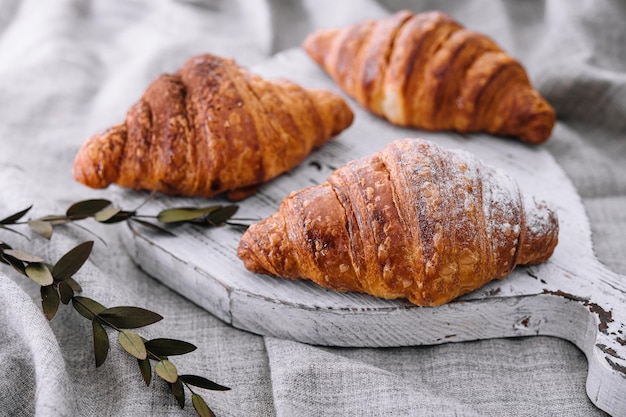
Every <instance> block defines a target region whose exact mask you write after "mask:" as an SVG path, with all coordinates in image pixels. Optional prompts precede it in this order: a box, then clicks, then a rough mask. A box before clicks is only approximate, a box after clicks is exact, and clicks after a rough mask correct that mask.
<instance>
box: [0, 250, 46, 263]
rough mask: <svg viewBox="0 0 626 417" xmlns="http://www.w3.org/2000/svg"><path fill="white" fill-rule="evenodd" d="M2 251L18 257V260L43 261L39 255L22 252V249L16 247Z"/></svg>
mask: <svg viewBox="0 0 626 417" xmlns="http://www.w3.org/2000/svg"><path fill="white" fill-rule="evenodd" d="M4 253H5V254H6V255H9V256H12V257H14V258H15V259H19V260H20V261H24V262H43V261H44V260H43V259H42V258H41V257H39V256H37V255H33V254H30V253H28V252H24V251H21V250H17V249H6V250H5V251H4Z"/></svg>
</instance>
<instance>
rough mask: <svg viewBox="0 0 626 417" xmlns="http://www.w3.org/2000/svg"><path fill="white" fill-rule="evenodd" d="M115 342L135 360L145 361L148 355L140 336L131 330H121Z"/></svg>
mask: <svg viewBox="0 0 626 417" xmlns="http://www.w3.org/2000/svg"><path fill="white" fill-rule="evenodd" d="M117 341H118V342H120V345H121V346H122V347H123V348H124V350H125V351H126V352H128V353H130V354H131V355H133V356H134V357H136V358H137V359H146V357H147V356H148V353H147V352H146V346H145V345H144V344H143V340H142V339H141V336H139V335H138V334H137V333H135V332H133V331H132V330H123V331H121V332H120V333H119V334H118V335H117Z"/></svg>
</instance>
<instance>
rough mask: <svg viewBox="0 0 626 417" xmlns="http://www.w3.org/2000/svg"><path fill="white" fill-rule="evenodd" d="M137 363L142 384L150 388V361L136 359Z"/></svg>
mask: <svg viewBox="0 0 626 417" xmlns="http://www.w3.org/2000/svg"><path fill="white" fill-rule="evenodd" d="M137 363H138V364H139V371H140V372H141V377H142V378H143V382H145V383H146V385H147V386H150V382H151V381H152V366H151V365H150V359H137Z"/></svg>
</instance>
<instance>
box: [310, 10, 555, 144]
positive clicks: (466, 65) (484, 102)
mask: <svg viewBox="0 0 626 417" xmlns="http://www.w3.org/2000/svg"><path fill="white" fill-rule="evenodd" d="M303 47H304V49H305V50H306V51H307V52H308V54H309V55H310V56H311V57H312V58H313V59H314V60H315V61H316V62H317V63H318V64H319V65H321V66H322V67H323V68H324V69H325V70H326V71H327V72H328V74H329V75H330V76H331V77H332V78H333V79H334V80H335V81H336V82H337V84H339V86H341V88H342V89H343V90H344V91H345V92H346V94H348V95H350V96H351V97H353V98H354V99H355V100H356V101H357V102H358V103H360V104H361V105H362V106H363V107H365V108H366V109H368V110H370V111H371V112H373V113H375V114H377V115H379V116H382V117H385V118H386V119H388V120H389V121H390V122H392V123H394V124H397V125H401V126H412V127H417V128H421V129H425V130H455V131H459V132H478V131H483V132H488V133H492V134H496V135H504V136H515V137H518V138H520V139H521V140H523V141H526V142H529V143H535V144H537V143H542V142H545V141H546V140H547V139H548V138H549V137H550V134H551V132H552V129H553V126H554V123H555V119H556V116H555V113H554V110H553V109H552V107H551V106H550V105H549V104H548V103H547V102H546V101H545V100H544V99H543V97H541V95H540V94H539V93H538V92H537V91H536V90H535V89H534V88H533V87H532V86H531V83H530V80H529V79H528V76H527V74H526V71H525V70H524V68H523V67H522V66H521V64H520V63H519V62H518V61H517V60H515V59H513V58H512V57H510V56H509V55H508V54H507V53H506V52H504V51H503V50H502V49H501V48H500V47H499V46H498V45H496V43H495V42H493V41H492V40H491V39H489V38H488V37H487V36H485V35H483V34H480V33H478V32H474V31H470V30H466V29H464V28H463V27H462V26H461V25H460V24H459V23H458V22H456V21H455V20H454V19H452V18H451V17H450V16H447V15H446V14H444V13H441V12H436V11H434V12H427V13H420V14H414V13H412V12H409V11H400V12H398V13H396V14H393V15H391V16H389V17H387V18H385V19H382V20H379V21H374V20H365V21H362V22H360V23H357V24H355V25H353V26H351V27H348V28H343V29H322V30H318V31H316V32H314V33H312V34H311V35H309V36H308V37H307V38H306V39H305V41H304V44H303Z"/></svg>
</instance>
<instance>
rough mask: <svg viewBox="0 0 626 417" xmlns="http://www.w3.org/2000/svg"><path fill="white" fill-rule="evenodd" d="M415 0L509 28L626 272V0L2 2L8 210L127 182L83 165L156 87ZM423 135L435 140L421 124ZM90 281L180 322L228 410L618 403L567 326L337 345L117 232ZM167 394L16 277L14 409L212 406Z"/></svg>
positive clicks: (603, 246)
mask: <svg viewBox="0 0 626 417" xmlns="http://www.w3.org/2000/svg"><path fill="white" fill-rule="evenodd" d="M403 8H408V9H411V10H413V11H426V10H432V9H439V10H443V11H445V12H447V13H449V14H451V15H452V16H454V17H455V18H456V19H458V20H459V21H460V22H461V23H463V24H464V25H466V26H467V27H469V28H472V29H476V30H479V31H482V32H484V33H486V34H488V35H490V36H491V37H492V38H494V39H495V40H496V41H497V42H498V43H499V44H500V45H501V46H502V47H503V48H504V49H505V50H507V51H508V52H509V53H511V54H512V55H513V56H515V57H517V58H518V59H519V60H520V61H521V62H522V63H523V64H524V65H525V67H526V68H527V70H528V72H529V74H530V77H531V79H532V82H533V84H534V85H535V86H536V87H537V88H538V89H539V90H540V91H541V93H542V94H543V95H544V96H545V97H546V98H547V99H548V100H549V101H550V102H551V103H552V104H553V106H554V107H555V108H556V110H557V113H558V124H557V126H556V129H555V131H554V133H553V137H552V138H551V140H550V141H549V142H548V143H547V144H546V145H545V146H546V147H547V149H548V150H549V151H550V152H551V153H552V154H553V155H554V157H555V158H556V159H557V161H558V162H559V163H560V164H561V166H562V167H563V168H564V170H565V171H566V172H567V174H568V175H569V176H570V178H571V179H572V181H573V183H574V185H575V186H576V188H577V189H578V191H579V193H580V195H581V197H582V199H583V202H584V204H585V207H586V209H587V211H588V215H589V218H590V222H591V227H592V232H593V244H594V247H595V250H596V252H597V256H598V257H599V259H600V260H601V261H602V262H603V263H604V264H605V265H607V267H609V268H610V269H611V270H613V271H615V272H618V273H621V274H625V273H626V260H625V259H626V257H625V256H624V255H625V254H626V240H624V239H623V237H622V236H623V235H624V234H626V210H625V208H626V163H624V160H625V158H626V137H625V134H624V132H626V48H625V47H624V45H626V23H625V22H626V3H624V2H620V1H589V0H587V1H585V0H575V1H573V0H567V1H566V0H547V1H539V0H524V1H514V0H510V1H494V0H491V1H479V0H467V1H438V2H435V1H418V0H416V1H408V0H386V1H378V2H376V1H374V0H346V1H339V0H328V1H320V0H310V1H305V0H301V1H296V0H294V1H288V0H273V1H271V0H228V1H227V0H179V1H173V0H150V1H149V0H126V1H122V0H115V1H112V0H92V1H89V0H46V1H41V0H24V1H18V0H0V218H2V217H4V216H5V215H9V214H11V213H14V212H15V211H17V210H19V209H22V208H25V207H27V206H29V205H30V204H34V206H35V207H34V208H33V212H32V214H31V215H30V216H31V217H36V216H38V215H44V214H51V213H59V212H62V211H63V210H64V209H65V208H66V207H67V206H68V205H69V204H70V203H72V202H74V201H77V200H82V199H86V198H91V197H104V198H106V196H107V193H106V191H105V192H95V191H93V190H89V189H87V188H85V187H83V186H81V185H79V184H77V183H75V182H74V180H73V179H72V177H71V166H72V163H73V158H74V155H75V153H76V151H77V149H78V147H79V146H80V145H81V144H82V142H83V141H84V140H85V139H86V138H87V137H88V136H89V135H90V134H92V133H94V132H96V131H99V130H101V129H102V128H104V127H107V126H109V125H110V124H113V123H115V122H117V121H118V120H122V118H123V117H124V114H125V112H126V111H127V109H128V107H129V106H130V105H131V104H132V103H133V102H134V101H135V100H136V99H137V98H138V97H139V96H140V95H141V93H142V92H143V90H144V89H145V87H146V86H147V85H148V83H149V82H150V81H151V80H152V79H154V78H155V77H156V76H157V75H159V74H160V73H162V72H171V71H174V70H176V68H177V67H178V66H179V65H180V64H181V63H182V62H183V61H184V60H185V59H186V58H188V57H190V56H192V55H194V54H197V53H202V52H211V53H214V54H218V55H223V56H230V57H233V58H235V59H236V60H237V61H238V62H239V63H240V64H242V65H246V66H253V65H254V64H257V63H261V62H263V60H265V59H267V58H269V57H271V56H272V55H273V54H274V53H277V52H279V51H281V50H283V49H286V48H291V47H296V46H298V45H299V44H300V42H301V41H302V40H303V38H304V36H306V34H307V33H309V32H310V31H312V30H314V29H316V28H320V27H333V26H345V25H348V24H352V23H355V22H356V21H358V20H361V19H363V18H366V17H375V18H377V17H381V16H384V15H386V14H388V13H391V12H394V11H396V10H400V9H403ZM418 134H419V133H416V136H417V135H418ZM94 228H95V229H96V233H98V235H100V236H102V237H103V238H104V239H105V240H106V241H107V245H106V246H105V245H103V244H97V246H96V248H95V249H94V251H93V253H92V256H91V257H90V260H89V261H88V263H87V264H86V265H85V266H84V268H82V269H81V271H80V273H79V275H77V279H78V281H79V282H80V283H81V285H82V286H83V288H84V293H85V295H87V296H90V297H92V298H94V299H96V300H98V301H99V302H101V303H102V304H104V305H106V306H114V305H136V306H140V307H145V308H148V309H151V310H154V311H157V312H158V313H160V314H162V315H163V316H164V320H162V321H161V322H159V323H157V324H155V325H152V326H149V327H147V328H145V330H143V329H142V335H144V336H145V337H171V338H177V339H183V340H187V341H189V342H191V343H194V344H195V345H197V346H198V347H199V349H198V350H197V351H195V352H193V353H191V354H188V355H184V356H181V357H178V358H177V359H176V365H177V366H178V368H179V370H180V371H181V372H183V373H192V374H197V375H202V376H205V377H207V378H210V379H212V380H214V381H216V382H219V383H221V384H224V385H227V386H230V387H232V390H231V391H228V392H210V391H204V392H203V396H204V398H205V399H206V400H207V402H208V403H209V405H210V407H211V408H212V409H213V410H214V411H215V413H216V414H217V415H218V416H274V415H276V416H284V417H289V416H318V415H326V416H407V415H411V416H431V415H432V416H441V415H459V416H474V415H481V416H483V415H486V416H501V415H515V416H537V415H567V416H592V415H603V414H604V413H603V412H601V411H599V410H598V409H597V408H595V407H594V405H593V404H592V403H591V402H590V401H589V399H588V398H587V395H586V393H585V389H584V386H585V378H586V375H587V363H586V359H585V357H584V355H583V354H582V353H581V352H580V351H579V350H578V349H577V348H576V347H575V346H573V345H572V344H570V343H569V342H566V341H563V340H559V339H556V338H549V337H532V338H520V339H494V340H486V341H477V342H470V343H457V344H445V345H440V346H429V347H405V348H388V349H339V348H320V347H314V346H309V345H304V344H299V343H295V342H291V341H284V340H278V339H274V338H269V337H266V338H264V337H261V336H257V335H253V334H250V333H247V332H243V331H240V330H237V329H234V328H232V327H230V326H228V325H226V324H224V323H222V322H221V321H219V320H218V319H216V318H215V317H213V316H211V315H210V314H208V313H207V312H205V311H203V310H201V309H200V308H198V307H197V306H195V305H194V304H192V303H190V302H188V301H187V300H185V299H184V298H182V297H180V296H179V295H177V294H176V293H174V292H173V291H171V290H169V289H168V288H167V287H164V286H163V285H161V284H160V283H159V282H158V281H156V280H154V279H152V278H150V277H149V276H146V275H145V274H144V273H142V272H141V271H140V270H139V269H138V268H137V267H136V266H135V265H133V264H132V262H131V261H130V260H129V259H128V257H127V255H126V254H125V252H124V248H123V247H122V246H121V245H119V244H118V242H116V234H115V232H113V231H112V229H109V228H106V227H101V228H99V227H98V226H94ZM88 239H93V236H91V235H89V234H87V233H86V232H84V231H82V230H80V229H77V228H72V227H68V228H64V229H59V230H58V231H57V232H55V235H54V236H53V238H52V241H51V242H46V241H44V240H43V239H38V238H36V237H32V238H31V239H30V240H26V239H25V238H22V237H20V236H18V235H15V234H8V233H6V232H4V231H3V230H0V240H3V241H6V242H8V243H9V244H11V245H12V246H14V247H16V248H22V249H25V250H29V251H30V252H32V253H36V254H39V255H41V256H43V257H44V258H45V259H47V260H49V261H55V260H57V259H58V258H59V257H60V256H61V255H62V254H63V253H65V252H66V251H67V250H69V249H70V248H71V247H73V246H75V245H76V244H78V243H79V242H81V241H84V240H88ZM194 414H195V413H194V411H193V408H192V407H191V403H190V401H189V398H188V404H187V407H186V408H185V410H180V409H179V408H178V406H177V404H176V403H175V401H174V399H173V397H172V396H171V394H170V393H169V390H168V388H167V386H166V385H165V384H164V383H163V382H162V381H155V382H153V384H152V385H151V386H150V387H146V386H145V385H144V383H143V382H142V380H141V378H140V376H139V372H138V370H137V364H136V361H135V360H134V359H133V358H132V357H130V356H129V355H128V354H126V353H125V352H123V351H122V350H121V349H120V348H119V346H118V345H117V343H112V348H111V352H110V354H109V358H108V359H107V361H106V363H105V364H104V365H103V366H102V367H100V368H98V369H96V368H95V366H94V360H93V353H92V346H91V327H90V325H89V323H88V322H87V321H86V320H84V319H82V318H81V317H79V316H78V315H77V314H76V313H75V312H74V311H72V309H71V308H67V307H65V308H63V306H62V308H61V309H60V311H59V313H58V314H57V317H55V318H54V319H53V320H52V321H51V322H48V321H47V320H46V319H45V318H44V317H43V315H42V314H41V307H40V303H39V289H38V286H37V285H35V284H33V283H31V282H29V281H28V280H27V279H25V278H23V277H22V276H20V275H18V274H17V273H14V272H13V271H12V270H11V269H10V268H8V267H7V268H5V267H4V266H2V268H1V269H0V415H7V416H30V415H37V416H166V415H167V416H176V415H194Z"/></svg>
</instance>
